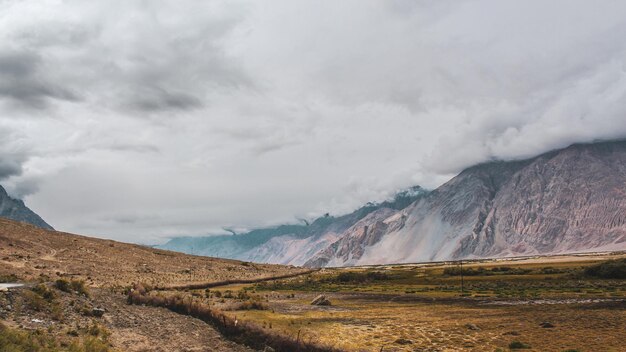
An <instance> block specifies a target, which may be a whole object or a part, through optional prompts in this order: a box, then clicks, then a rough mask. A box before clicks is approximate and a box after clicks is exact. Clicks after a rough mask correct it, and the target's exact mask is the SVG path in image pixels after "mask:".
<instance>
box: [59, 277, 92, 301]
mask: <svg viewBox="0 0 626 352" xmlns="http://www.w3.org/2000/svg"><path fill="white" fill-rule="evenodd" d="M54 287H56V288H57V289H58V290H59V291H63V292H68V293H76V294H79V295H84V296H85V297H89V290H88V289H87V286H86V285H85V281H83V280H71V281H68V280H65V279H58V280H56V281H55V282H54Z"/></svg>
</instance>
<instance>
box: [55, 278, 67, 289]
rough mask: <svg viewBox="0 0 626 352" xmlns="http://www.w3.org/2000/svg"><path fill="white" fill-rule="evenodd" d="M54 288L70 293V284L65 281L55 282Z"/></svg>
mask: <svg viewBox="0 0 626 352" xmlns="http://www.w3.org/2000/svg"><path fill="white" fill-rule="evenodd" d="M54 287H56V288H57V290H59V291H63V292H70V282H69V281H67V280H65V279H58V280H57V281H55V282H54Z"/></svg>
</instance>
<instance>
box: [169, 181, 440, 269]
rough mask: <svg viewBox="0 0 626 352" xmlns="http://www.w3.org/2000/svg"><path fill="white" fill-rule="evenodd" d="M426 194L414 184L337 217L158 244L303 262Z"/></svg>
mask: <svg viewBox="0 0 626 352" xmlns="http://www.w3.org/2000/svg"><path fill="white" fill-rule="evenodd" d="M427 193H428V192H427V191H426V190H424V189H422V188H421V187H419V186H415V187H412V188H410V189H407V190H404V191H402V192H399V193H397V194H396V195H395V197H394V198H393V199H391V200H388V201H385V202H382V203H368V204H366V205H365V206H363V207H361V208H359V209H357V210H356V211H354V212H352V213H350V214H347V215H343V216H339V217H333V216H330V215H327V216H323V217H320V218H318V219H316V220H315V221H313V222H311V223H310V224H309V225H306V224H299V225H282V226H278V227H274V228H264V229H256V230H252V231H250V232H247V233H242V234H237V235H219V236H207V237H177V238H173V239H172V240H170V241H169V242H167V243H166V244H164V245H162V246H159V247H160V248H163V249H169V250H174V251H180V252H185V253H191V254H198V255H206V256H214V257H222V258H232V259H240V260H247V261H255V262H264V263H278V264H292V265H303V264H304V263H305V262H307V261H308V260H309V259H311V258H312V257H313V256H315V255H316V254H317V253H318V252H319V251H321V250H323V249H325V248H327V247H328V246H329V245H331V244H332V243H333V242H335V241H337V240H338V239H340V238H341V236H342V235H343V234H344V232H346V231H347V230H348V229H350V228H351V227H352V226H353V225H354V224H355V223H357V222H359V221H360V220H361V219H364V218H365V217H367V216H368V215H369V214H371V213H375V212H377V211H385V210H386V211H389V212H396V211H399V210H400V209H404V208H406V207H407V206H408V205H410V204H411V203H413V202H414V201H415V200H417V199H419V198H421V197H423V196H425V195H426V194H427Z"/></svg>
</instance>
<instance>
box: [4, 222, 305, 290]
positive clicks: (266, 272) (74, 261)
mask: <svg viewBox="0 0 626 352" xmlns="http://www.w3.org/2000/svg"><path fill="white" fill-rule="evenodd" d="M298 270H300V269H296V268H292V267H287V266H280V265H265V264H252V263H244V262H240V261H235V260H227V259H215V258H208V257H199V256H192V255H187V254H182V253H176V252H170V251H165V250H160V249H154V248H150V247H145V246H139V245H134V244H127V243H120V242H115V241H110V240H102V239H96V238H90V237H84V236H78V235H73V234H68V233H63V232H57V231H49V230H43V229H40V228H38V227H36V226H33V225H29V224H25V223H20V222H16V221H12V220H8V219H3V218H0V275H2V274H5V275H6V274H15V275H17V276H18V277H19V278H20V279H22V280H27V281H29V280H35V279H38V278H39V277H49V278H51V279H56V278H59V277H76V278H80V279H84V280H86V281H87V283H88V284H89V285H90V286H105V287H106V286H116V285H121V286H125V285H129V284H131V283H132V282H145V283H149V284H153V285H180V284H188V283H203V282H213V281H223V280H232V279H252V278H259V277H266V276H274V275H284V274H288V273H291V272H297V271H298Z"/></svg>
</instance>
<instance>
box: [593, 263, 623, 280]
mask: <svg viewBox="0 0 626 352" xmlns="http://www.w3.org/2000/svg"><path fill="white" fill-rule="evenodd" d="M585 275H587V276H593V277H599V278H602V279H626V258H623V259H618V260H608V261H606V262H603V263H600V264H596V265H592V266H589V267H587V268H586V269H585Z"/></svg>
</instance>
